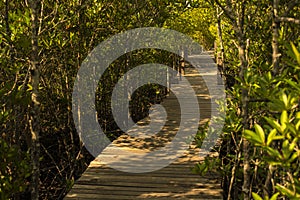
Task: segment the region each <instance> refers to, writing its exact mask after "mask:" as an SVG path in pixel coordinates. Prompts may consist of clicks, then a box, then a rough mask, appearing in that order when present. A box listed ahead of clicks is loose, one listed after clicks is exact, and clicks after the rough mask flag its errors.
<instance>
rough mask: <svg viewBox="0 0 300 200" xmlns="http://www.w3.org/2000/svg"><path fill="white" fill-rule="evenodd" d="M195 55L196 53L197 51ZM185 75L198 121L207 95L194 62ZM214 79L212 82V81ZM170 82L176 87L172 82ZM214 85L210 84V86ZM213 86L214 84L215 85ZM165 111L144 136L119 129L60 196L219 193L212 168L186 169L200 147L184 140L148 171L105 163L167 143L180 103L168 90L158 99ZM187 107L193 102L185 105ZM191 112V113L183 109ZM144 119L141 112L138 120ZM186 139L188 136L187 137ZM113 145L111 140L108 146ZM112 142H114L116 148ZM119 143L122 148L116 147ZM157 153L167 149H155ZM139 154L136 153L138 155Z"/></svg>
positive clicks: (210, 75) (205, 59)
mask: <svg viewBox="0 0 300 200" xmlns="http://www.w3.org/2000/svg"><path fill="white" fill-rule="evenodd" d="M200 57H201V60H200V61H201V62H200V63H193V64H196V65H202V66H210V65H211V62H212V61H211V59H210V58H209V56H207V55H201V56H200ZM197 58H199V56H198V57H197ZM216 73H217V71H216V69H208V70H207V72H205V74H204V76H207V79H206V80H211V81H217V80H216V79H215V75H216ZM185 77H186V78H187V79H188V81H189V82H190V84H191V85H192V88H193V89H194V91H195V94H196V96H197V99H198V103H199V109H200V117H201V118H200V121H199V124H204V123H205V122H206V121H207V120H208V119H209V118H210V116H211V96H210V95H209V91H208V88H207V86H206V83H205V81H204V79H203V77H201V76H200V75H199V74H198V71H197V70H196V69H194V68H191V67H188V68H186V75H185ZM215 84H216V85H217V82H216V83H215ZM174 87H180V84H177V85H176V84H175V85H174ZM212 89H213V90H214V88H212ZM216 89H217V87H216ZM182 94H185V95H186V96H184V99H185V102H191V101H190V98H189V95H190V93H188V92H187V93H186V92H185V91H183V92H182ZM161 104H162V105H163V106H164V108H165V110H166V111H167V113H168V116H167V120H168V121H167V122H166V123H165V126H164V127H163V129H162V130H161V131H160V132H159V133H157V134H154V135H153V136H151V137H150V138H134V137H131V136H129V135H122V136H121V137H119V138H118V139H117V140H115V141H114V142H113V144H112V145H110V146H108V147H107V148H106V149H105V150H104V151H103V152H102V153H101V154H100V155H99V156H98V157H97V158H96V159H95V160H94V161H92V162H91V163H90V165H89V168H88V169H87V170H86V172H85V173H84V174H83V175H82V177H81V178H80V179H78V180H77V181H76V182H75V185H74V186H73V188H72V190H71V191H70V192H69V193H68V195H67V196H66V197H65V199H66V200H69V199H78V200H83V199H84V200H95V199H104V200H110V199H124V200H126V199H130V200H133V199H161V200H163V199H167V200H170V199H182V200H185V199H186V200H192V199H195V200H200V199H222V190H221V188H220V184H219V179H218V177H217V176H216V175H215V174H208V175H206V176H204V177H200V176H199V175H197V174H193V173H192V171H191V169H192V167H193V166H194V165H195V164H196V163H197V162H201V161H203V159H204V158H203V157H200V156H199V155H200V154H199V152H200V150H199V149H197V148H196V147H195V145H190V149H189V150H188V151H186V152H185V153H184V154H183V155H182V156H181V157H180V158H178V159H177V160H176V161H174V162H173V164H170V165H168V166H166V167H164V168H161V169H159V170H156V171H152V172H148V173H126V172H122V171H117V170H115V169H112V168H109V167H108V166H106V165H105V162H104V161H105V160H107V159H109V160H116V161H120V160H121V159H122V158H126V159H127V160H126V159H125V160H123V161H122V163H123V164H124V166H126V165H128V166H131V165H133V164H134V159H137V157H134V156H133V157H132V156H131V154H132V153H140V154H141V155H143V154H144V153H147V152H150V151H153V150H156V149H159V148H161V147H163V146H165V145H166V144H168V143H169V142H170V141H171V140H172V139H173V137H174V136H175V135H176V133H177V131H178V128H179V124H180V116H181V113H180V107H179V106H180V105H179V102H178V100H177V99H176V96H175V95H174V94H172V93H170V94H169V95H168V97H167V98H166V99H164V100H163V102H162V103H161ZM187 108H188V109H191V110H192V109H193V105H191V106H187ZM189 114H193V113H188V114H187V115H189ZM147 123H149V118H145V119H144V120H142V121H141V122H139V124H140V125H142V124H147ZM185 142H188V139H187V141H185ZM113 145H115V146H113ZM116 147H118V148H116ZM120 148H122V149H124V150H126V151H119V149H120ZM160 156H161V157H166V156H168V155H166V154H161V155H160ZM141 158H142V157H139V159H141Z"/></svg>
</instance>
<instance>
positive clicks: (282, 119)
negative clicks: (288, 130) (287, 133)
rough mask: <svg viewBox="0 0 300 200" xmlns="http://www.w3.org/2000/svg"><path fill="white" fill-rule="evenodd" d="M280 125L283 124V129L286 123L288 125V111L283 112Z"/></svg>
mask: <svg viewBox="0 0 300 200" xmlns="http://www.w3.org/2000/svg"><path fill="white" fill-rule="evenodd" d="M280 123H281V126H284V128H283V129H285V127H286V123H288V114H287V111H286V110H284V111H282V113H281V116H280Z"/></svg>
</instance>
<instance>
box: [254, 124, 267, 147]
mask: <svg viewBox="0 0 300 200" xmlns="http://www.w3.org/2000/svg"><path fill="white" fill-rule="evenodd" d="M254 128H255V131H256V133H257V134H258V136H259V137H260V140H261V141H262V143H265V132H264V130H263V129H262V127H261V126H260V125H259V124H254Z"/></svg>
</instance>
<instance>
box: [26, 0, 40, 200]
mask: <svg viewBox="0 0 300 200" xmlns="http://www.w3.org/2000/svg"><path fill="white" fill-rule="evenodd" d="M29 3H30V8H31V23H32V25H31V28H32V40H31V42H32V57H31V69H30V72H31V76H30V84H31V86H32V93H31V100H32V103H31V110H30V111H31V112H30V118H29V126H30V132H31V160H32V181H31V199H32V200H38V199H39V176H40V169H39V168H40V163H39V157H40V143H39V132H40V124H39V123H40V121H39V113H40V102H39V79H40V69H39V56H38V51H39V50H38V23H39V21H38V13H39V3H40V2H39V1H34V0H31V1H29Z"/></svg>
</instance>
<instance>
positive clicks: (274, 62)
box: [272, 0, 280, 75]
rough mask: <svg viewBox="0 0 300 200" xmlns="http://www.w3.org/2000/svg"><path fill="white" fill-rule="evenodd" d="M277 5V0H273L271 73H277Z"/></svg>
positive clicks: (278, 26)
mask: <svg viewBox="0 0 300 200" xmlns="http://www.w3.org/2000/svg"><path fill="white" fill-rule="evenodd" d="M278 5H279V0H274V1H273V21H272V28H273V38H272V49H273V54H272V65H273V74H274V75H277V74H278V73H279V56H280V54H279V47H278V38H279V28H280V24H279V22H278V20H277V18H278Z"/></svg>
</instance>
